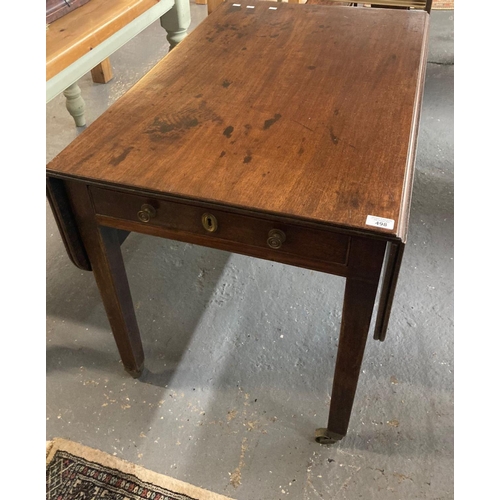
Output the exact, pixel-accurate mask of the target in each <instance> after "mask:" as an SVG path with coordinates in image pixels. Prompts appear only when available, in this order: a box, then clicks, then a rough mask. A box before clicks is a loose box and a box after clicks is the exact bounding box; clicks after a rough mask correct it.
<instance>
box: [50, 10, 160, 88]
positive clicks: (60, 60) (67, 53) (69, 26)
mask: <svg viewBox="0 0 500 500" xmlns="http://www.w3.org/2000/svg"><path fill="white" fill-rule="evenodd" d="M157 3H158V2H157V0H92V1H91V2H88V3H87V4H85V5H83V6H82V7H80V8H78V9H76V10H74V11H73V12H70V13H69V14H67V15H66V16H64V17H62V18H61V19H58V20H57V21H55V22H54V23H52V24H50V25H49V27H48V29H47V32H46V80H49V79H50V78H52V77H53V76H55V75H57V73H59V72H60V71H62V70H63V69H64V68H66V67H68V66H69V65H70V64H72V63H73V62H75V61H77V60H78V59H79V58H80V57H82V56H83V55H84V54H86V53H88V52H89V51H91V50H92V49H93V48H95V47H96V46H97V45H99V44H100V43H101V42H103V41H104V40H106V39H107V38H109V37H110V36H111V35H112V34H113V33H115V32H117V31H118V30H120V29H121V28H123V27H124V26H126V25H127V24H128V23H130V22H131V21H132V20H133V19H135V18H136V17H138V16H140V15H141V14H143V13H144V12H146V11H147V10H148V9H150V8H151V7H153V6H155V5H156V4H157Z"/></svg>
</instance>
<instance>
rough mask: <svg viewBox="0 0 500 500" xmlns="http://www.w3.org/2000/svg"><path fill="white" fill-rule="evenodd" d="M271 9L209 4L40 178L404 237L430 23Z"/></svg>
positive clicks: (411, 17)
mask: <svg viewBox="0 0 500 500" xmlns="http://www.w3.org/2000/svg"><path fill="white" fill-rule="evenodd" d="M275 5H276V6H277V10H269V3H265V2H262V3H257V4H256V5H255V8H254V9H246V8H245V7H246V4H245V3H242V8H241V9H238V8H235V7H233V6H232V4H224V5H222V6H220V7H219V8H217V9H216V11H215V12H214V13H213V14H212V15H210V16H208V17H207V19H206V20H205V21H203V22H202V23H201V25H200V26H199V27H198V28H197V29H196V30H195V31H194V32H193V33H192V34H191V35H190V36H189V37H187V38H186V40H185V41H184V42H183V43H182V44H181V45H180V46H179V47H178V48H177V49H176V50H175V51H173V52H172V53H170V54H169V55H168V56H167V57H166V58H164V59H163V60H162V61H161V62H160V63H159V64H158V65H157V66H156V67H155V68H154V69H153V70H152V71H151V72H150V73H148V75H146V76H145V77H144V78H143V79H142V80H141V81H140V82H139V83H138V84H137V85H136V86H134V87H133V89H132V90H131V91H129V92H128V93H127V94H126V95H125V96H123V97H122V98H121V99H120V100H118V101H117V103H115V104H114V105H113V106H112V107H111V108H110V109H109V110H107V111H106V112H105V113H104V114H103V115H101V117H100V118H99V119H98V120H97V121H96V122H95V123H94V124H93V126H92V127H90V128H89V129H88V130H86V131H85V132H84V133H82V134H81V135H80V136H79V137H78V138H76V139H75V141H73V142H72V143H71V144H70V145H69V146H68V148H67V149H66V150H64V151H63V152H62V153H61V154H60V155H59V156H58V157H56V158H55V159H54V160H53V161H52V162H51V163H50V164H49V165H48V170H49V171H50V172H54V173H57V174H60V175H61V174H62V175H65V176H70V177H72V176H75V177H82V178H85V179H89V180H92V179H94V180H97V181H99V182H101V183H104V184H106V183H110V184H116V183H118V184H121V185H124V186H128V187H130V188H132V189H138V190H148V191H151V192H160V193H169V194H171V195H173V196H177V197H182V198H189V199H199V200H205V201H208V202H221V203H224V204H226V205H230V206H233V207H243V208H245V207H251V208H252V209H253V210H258V211H262V212H266V213H279V214H282V215H286V216H290V217H294V218H301V219H304V220H308V221H314V222H323V223H327V224H333V225H335V226H336V227H343V228H349V229H353V230H357V231H364V232H366V233H369V234H373V233H378V234H384V235H389V236H391V237H397V238H401V239H403V240H404V238H405V237H406V235H405V231H406V224H405V222H406V220H405V218H406V215H407V209H406V208H407V206H408V204H409V196H410V192H409V191H408V189H407V188H408V185H409V180H410V178H411V173H412V165H413V161H414V156H413V147H414V143H415V141H414V138H415V135H416V133H417V130H416V127H415V126H414V125H415V122H414V121H415V116H417V115H418V114H417V113H416V110H418V109H419V108H420V100H421V92H420V89H421V86H422V80H421V75H422V65H424V63H425V61H424V58H423V54H424V53H425V48H426V43H427V42H426V40H427V26H428V18H429V16H428V15H427V14H426V13H424V12H421V11H404V10H401V11H400V10H392V9H356V8H353V9H350V8H345V7H335V6H332V7H326V6H313V5H293V4H288V3H286V4H285V3H280V4H278V3H277V4H275ZM297 9H299V10H297ZM247 11H251V12H247ZM186 60H189V61H190V64H189V65H186V63H185V61H186ZM368 215H374V216H379V217H384V218H387V219H391V220H393V221H394V227H393V228H392V229H383V228H377V227H371V226H367V225H366V220H367V216H368Z"/></svg>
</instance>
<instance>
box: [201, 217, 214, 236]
mask: <svg viewBox="0 0 500 500" xmlns="http://www.w3.org/2000/svg"><path fill="white" fill-rule="evenodd" d="M201 223H202V224H203V227H204V228H205V229H206V230H207V231H208V232H209V233H215V231H217V219H216V217H215V215H212V214H208V213H207V214H203V215H202V216H201Z"/></svg>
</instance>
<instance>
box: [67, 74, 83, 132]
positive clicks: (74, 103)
mask: <svg viewBox="0 0 500 500" xmlns="http://www.w3.org/2000/svg"><path fill="white" fill-rule="evenodd" d="M63 94H64V97H66V108H67V109H68V111H69V114H70V115H71V116H72V117H73V118H74V120H75V124H76V126H77V127H84V126H85V101H84V100H83V97H82V91H81V90H80V87H79V86H78V85H77V84H76V83H74V84H73V85H70V86H69V87H68V88H67V89H66V90H65V91H64V92H63Z"/></svg>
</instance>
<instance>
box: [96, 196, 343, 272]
mask: <svg viewBox="0 0 500 500" xmlns="http://www.w3.org/2000/svg"><path fill="white" fill-rule="evenodd" d="M90 193H91V196H92V199H93V203H94V208H95V212H96V214H98V215H101V216H106V217H112V218H115V219H120V220H126V221H130V222H134V223H135V224H134V225H135V227H132V226H130V230H132V231H134V230H137V229H136V227H137V224H141V225H145V226H154V227H157V228H164V229H166V230H167V231H168V233H170V236H171V237H172V233H177V234H176V239H179V240H183V239H185V240H186V241H189V238H183V237H182V235H183V234H187V235H195V236H199V237H204V238H207V237H208V238H211V239H214V240H218V241H225V242H232V243H236V244H241V245H243V246H247V247H259V248H263V249H266V250H268V251H275V252H281V253H284V254H290V255H295V256H300V257H307V258H308V259H312V260H319V261H323V262H332V263H336V264H341V265H345V264H346V263H347V255H348V250H349V240H350V237H349V236H348V235H346V234H343V233H337V232H334V231H330V230H322V229H311V228H309V227H303V226H301V225H296V224H290V223H288V222H286V223H284V222H281V221H275V220H272V219H267V218H265V216H255V217H254V216H249V215H242V214H239V213H233V212H230V211H229V209H228V210H226V209H217V208H206V207H203V206H197V205H196V204H195V203H194V202H193V204H188V203H184V202H177V201H170V200H165V199H162V198H156V197H155V196H148V195H136V194H130V193H125V192H121V191H114V190H110V189H104V188H97V187H90ZM165 236H166V237H167V238H168V237H169V235H168V234H166V235H165ZM202 244H203V243H202ZM212 246H214V245H212Z"/></svg>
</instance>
